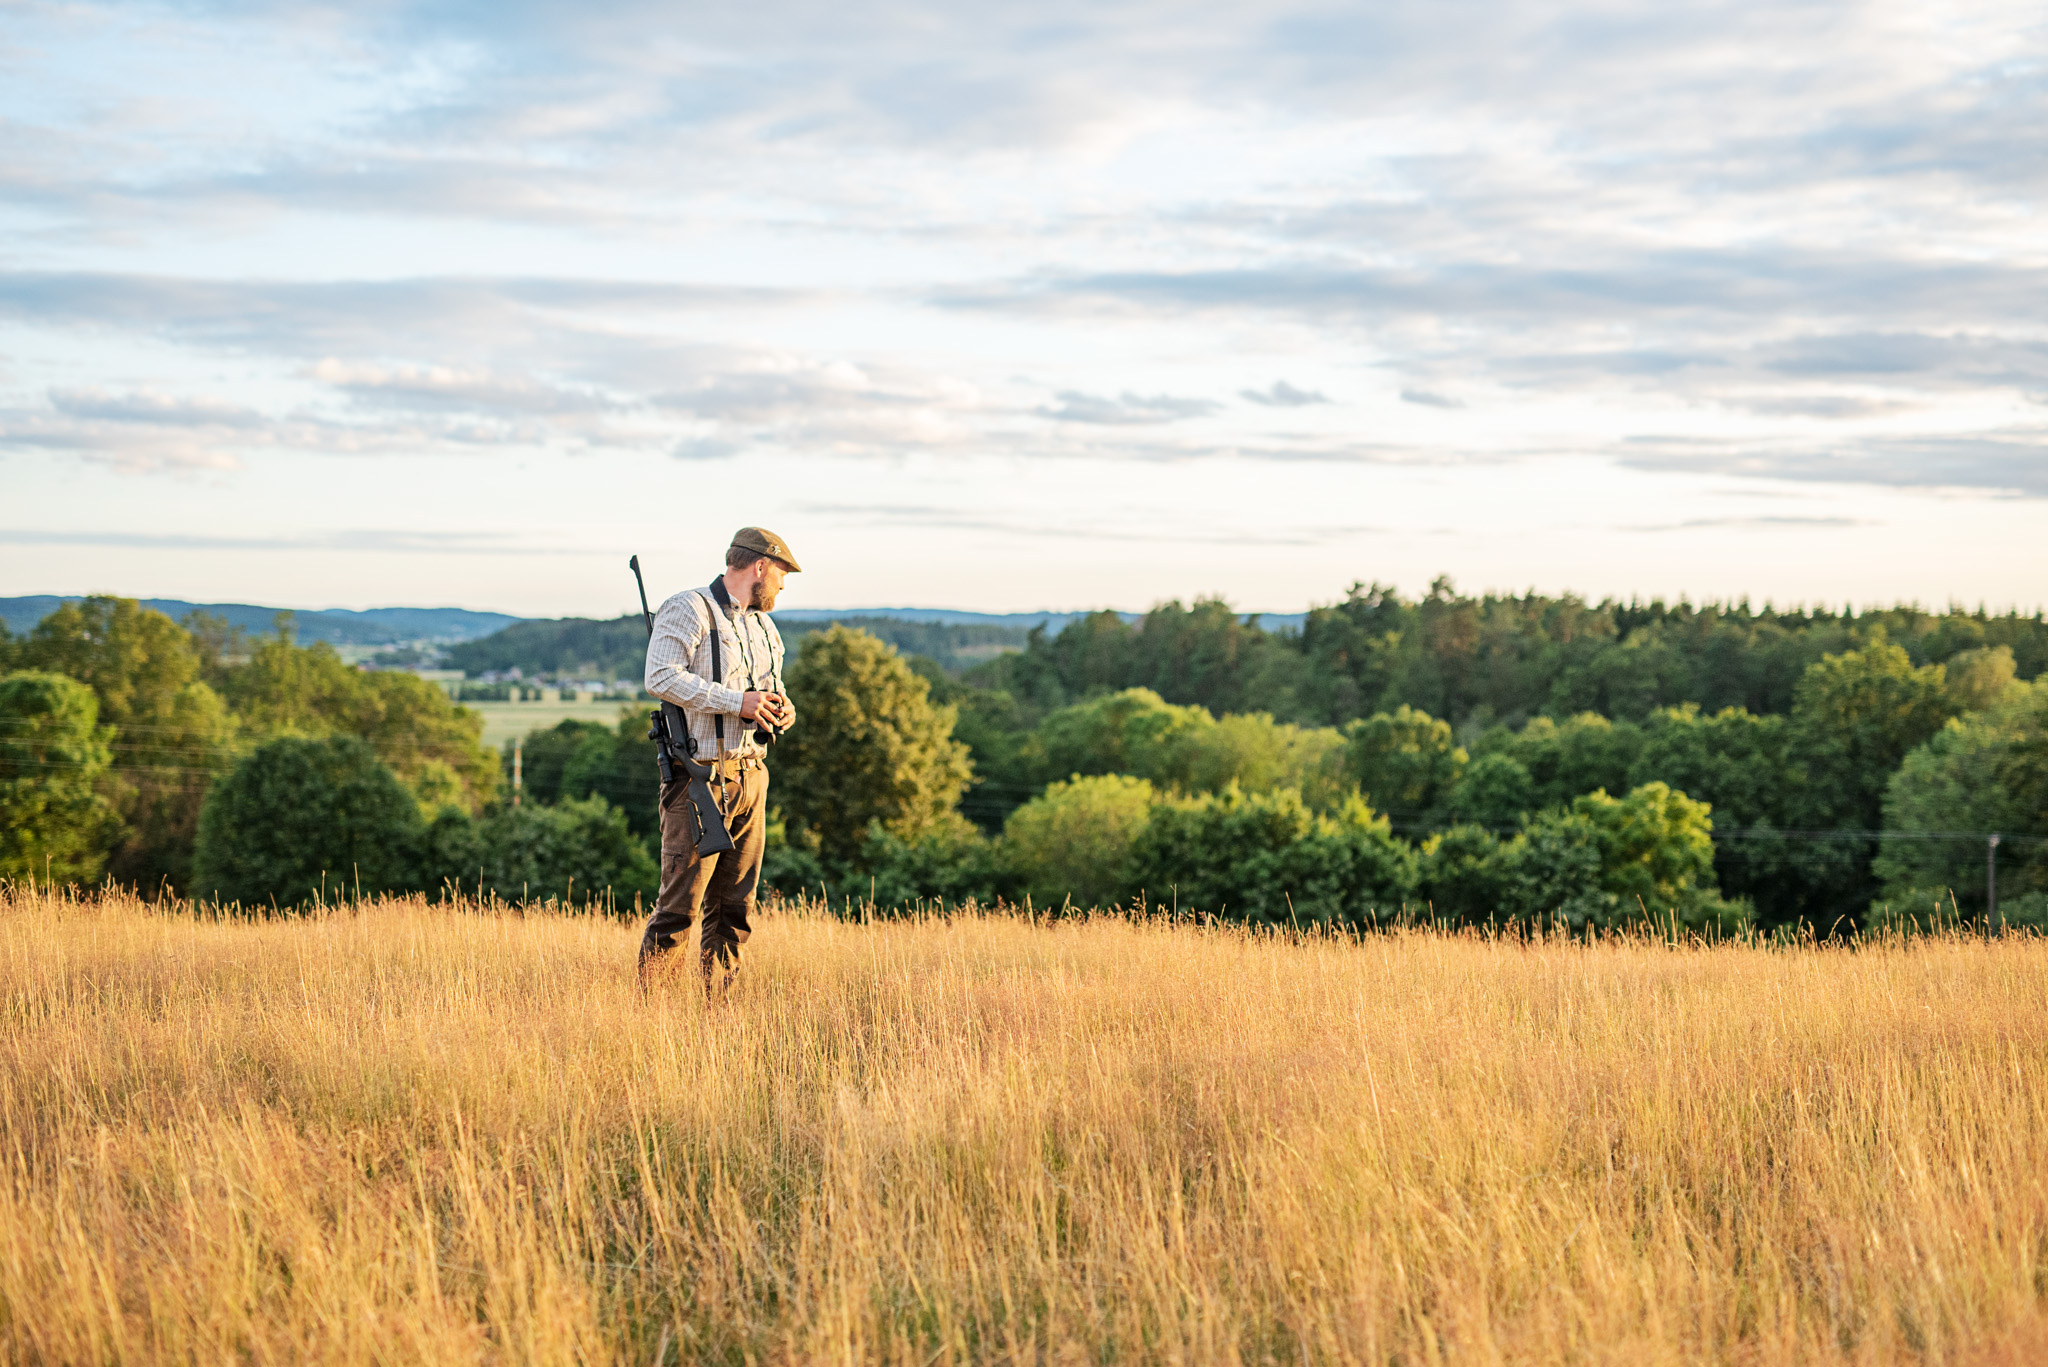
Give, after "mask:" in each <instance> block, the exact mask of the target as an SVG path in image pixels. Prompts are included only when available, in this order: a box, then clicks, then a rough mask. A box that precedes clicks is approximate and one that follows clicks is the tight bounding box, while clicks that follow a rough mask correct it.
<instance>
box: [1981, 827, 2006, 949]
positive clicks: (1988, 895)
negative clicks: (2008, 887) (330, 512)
mask: <svg viewBox="0 0 2048 1367" xmlns="http://www.w3.org/2000/svg"><path fill="white" fill-rule="evenodd" d="M1984 902H1985V907H1984V924H1985V926H1986V927H1987V928H1988V929H1989V930H1990V932H1991V933H1992V934H1993V935H1996V934H1997V933H1998V932H1999V931H2001V930H2004V929H2005V926H2004V924H2003V923H2002V922H2001V921H2000V919H1999V916H1998V835H1997V833H1996V832H1993V833H1992V836H1991V840H1990V842H1989V843H1988V844H1986V845H1985V847H1984Z"/></svg>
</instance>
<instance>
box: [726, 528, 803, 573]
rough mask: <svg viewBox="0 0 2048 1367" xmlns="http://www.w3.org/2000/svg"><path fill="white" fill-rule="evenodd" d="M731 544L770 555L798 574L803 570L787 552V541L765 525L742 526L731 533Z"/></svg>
mask: <svg viewBox="0 0 2048 1367" xmlns="http://www.w3.org/2000/svg"><path fill="white" fill-rule="evenodd" d="M732 544H733V545H735V546H738V547H739V548H740V549H741V550H744V551H755V552H758V553H759V554H761V555H772V556H774V557H775V558H776V559H777V560H780V561H781V562H782V563H783V564H785V565H787V566H789V567H790V568H791V569H792V570H795V571H797V572H798V573H799V574H801V573H802V572H803V568H804V567H803V566H802V565H799V564H797V563H796V557H795V556H793V555H791V554H790V553H789V543H788V542H787V541H784V540H783V539H782V538H781V537H779V536H777V535H776V534H775V533H773V532H771V531H769V530H768V529H767V528H766V527H742V528H740V529H739V530H738V531H736V532H734V533H733V534H732Z"/></svg>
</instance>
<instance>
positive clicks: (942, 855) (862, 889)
mask: <svg viewBox="0 0 2048 1367" xmlns="http://www.w3.org/2000/svg"><path fill="white" fill-rule="evenodd" d="M1001 861H1002V855H1001V852H1000V850H999V848H998V844H997V842H996V841H993V840H991V839H989V838H988V837H987V836H986V835H984V834H982V832H981V831H980V829H979V828H977V827H976V826H975V825H974V823H973V822H971V821H969V820H967V818H965V817H963V816H960V815H958V814H957V813H956V814H954V815H952V816H948V817H942V818H940V819H939V820H938V821H936V822H934V823H932V825H931V826H930V827H928V828H927V829H926V830H925V831H924V833H923V834H922V835H920V836H918V837H917V839H915V840H905V839H903V838H902V837H901V836H895V835H891V834H889V832H887V831H885V830H883V829H882V828H881V827H879V826H870V827H869V828H868V838H867V840H866V841H865V842H863V843H862V845H861V852H860V858H859V861H858V863H859V867H860V868H861V869H862V870H863V871H864V872H865V873H866V875H867V876H866V880H865V886H863V880H862V879H861V878H860V877H858V876H856V877H855V878H854V879H853V880H852V881H851V882H850V883H842V884H841V887H840V888H839V893H840V895H842V896H844V895H846V894H849V893H850V894H851V895H852V896H853V897H854V898H855V899H859V898H860V897H862V896H866V897H868V898H870V899H872V901H873V902H874V904H875V905H876V906H877V907H879V908H882V909H884V910H895V909H905V908H910V907H913V906H915V905H917V904H919V903H924V904H926V905H929V904H931V903H933V902H934V901H936V902H938V903H942V904H950V905H956V906H957V905H958V904H959V903H962V902H965V901H968V900H970V899H971V900H973V901H976V902H979V903H981V904H982V905H984V906H989V905H993V904H994V902H995V900H996V898H997V897H999V896H1001V895H1003V894H1004V893H1005V892H1006V891H1007V890H1008V889H1009V888H1010V887H1011V886H1012V885H1013V883H1014V880H1013V879H1012V878H1011V877H1010V876H1009V875H1008V874H1007V873H1006V871H1005V870H1004V869H1003V868H1002V862H1001ZM817 886H818V885H817V883H815V882H814V883H813V884H812V887H813V889H815V888H816V887H817ZM829 890H830V889H829V885H828V891H829ZM842 905H843V904H842Z"/></svg>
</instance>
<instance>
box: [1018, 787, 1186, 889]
mask: <svg viewBox="0 0 2048 1367" xmlns="http://www.w3.org/2000/svg"><path fill="white" fill-rule="evenodd" d="M1156 800H1157V794H1156V792H1155V791H1154V789H1153V787H1152V784H1151V783H1150V782H1148V781H1147V780H1145V779H1142V778H1133V777H1130V776H1128V775H1124V774H1096V775H1090V776H1086V777H1083V776H1080V775H1076V776H1075V777H1074V778H1073V779H1071V780H1069V781H1066V782H1062V783H1055V784H1052V785H1051V786H1050V787H1048V788H1047V789H1046V790H1045V791H1044V792H1043V793H1041V794H1039V795H1038V796H1037V797H1035V798H1033V799H1031V801H1029V802H1027V803H1025V804H1024V805H1023V806H1022V807H1019V808H1018V809H1017V810H1016V811H1014V812H1012V813H1010V819H1009V820H1008V821H1007V822H1005V823H1004V825H1003V855H1004V859H1005V860H1006V861H1007V863H1008V864H1009V867H1010V868H1011V869H1012V870H1013V871H1014V873H1015V875H1016V877H1017V879H1018V882H1019V885H1020V889H1021V891H1023V892H1025V893H1028V894H1029V895H1030V896H1031V897H1032V899H1033V900H1034V901H1036V902H1037V904H1038V905H1039V906H1041V907H1058V906H1061V905H1063V904H1065V903H1067V902H1069V901H1071V902H1072V904H1073V905H1074V906H1076V907H1080V908H1084V909H1085V908H1088V907H1100V906H1116V905H1118V904H1120V903H1121V902H1122V901H1123V900H1124V899H1125V898H1126V897H1128V896H1129V895H1131V889H1132V887H1133V886H1134V885H1133V883H1132V881H1131V880H1132V874H1131V868H1130V858H1131V845H1132V842H1134V841H1135V840H1136V839H1137V838H1138V836H1139V835H1140V834H1141V833H1142V832H1143V831H1144V829H1145V825H1146V823H1147V822H1149V821H1150V820H1151V817H1152V807H1153V804H1154V802H1155V801H1156Z"/></svg>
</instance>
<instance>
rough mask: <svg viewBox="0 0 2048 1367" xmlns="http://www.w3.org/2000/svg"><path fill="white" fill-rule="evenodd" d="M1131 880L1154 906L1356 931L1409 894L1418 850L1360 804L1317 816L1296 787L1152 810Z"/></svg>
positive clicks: (1388, 915) (1392, 912)
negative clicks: (1353, 929)
mask: <svg viewBox="0 0 2048 1367" xmlns="http://www.w3.org/2000/svg"><path fill="white" fill-rule="evenodd" d="M1130 876H1131V879H1132V881H1133V882H1134V883H1135V884H1136V885H1137V886H1138V887H1139V888H1140V889H1142V890H1143V891H1144V893H1145V894H1146V896H1148V897H1149V898H1150V899H1151V901H1152V903H1153V904H1154V905H1157V906H1172V907H1174V908H1176V909H1177V910H1179V911H1182V912H1190V911H1192V912H1204V913H1210V914H1214V915H1221V916H1228V917H1230V918H1232V919H1235V920H1242V921H1250V922H1254V923H1257V924H1265V925H1275V926H1301V927H1307V926H1315V925H1323V926H1345V927H1352V928H1360V927H1366V926H1372V925H1379V924H1383V923H1385V922H1388V921H1391V920H1394V919H1395V918H1397V917H1398V916H1400V914H1401V913H1402V910H1403V908H1404V906H1405V905H1406V903H1407V902H1408V900H1409V899H1410V898H1411V897H1412V896H1413V894H1414V890H1415V883H1416V864H1415V852H1414V850H1413V848H1412V847H1411V846H1409V845H1408V844H1406V843H1405V842H1403V841H1401V840H1399V839H1397V838H1396V837H1395V836H1394V834H1393V832H1392V831H1391V830H1390V829H1389V828H1388V825H1387V822H1386V819H1385V818H1384V817H1380V816H1377V815H1375V814H1374V813H1373V811H1372V809H1371V808H1370V807H1368V806H1367V805H1366V804H1365V803H1364V802H1363V801H1360V800H1358V799H1356V798H1354V799H1352V800H1351V801H1350V802H1348V803H1346V804H1345V805H1344V807H1343V808H1342V809H1341V810H1339V811H1338V812H1336V813H1334V814H1330V815H1320V814H1318V813H1315V812H1312V811H1310V810H1309V809H1308V807H1307V806H1306V805H1305V804H1304V803H1303V802H1302V800H1301V795H1300V794H1299V793H1297V792H1295V791H1294V790H1292V789H1285V788H1283V789H1280V790H1278V791H1274V792H1266V793H1246V792H1242V791H1240V790H1238V789H1236V788H1231V789H1228V790H1226V791H1224V792H1221V793H1209V794H1204V795H1202V796H1200V797H1189V798H1177V799H1168V800H1166V801H1162V802H1160V803H1158V804H1157V805H1156V806H1155V807H1154V809H1153V812H1152V819H1151V820H1150V821H1149V822H1148V823H1147V824H1146V826H1145V828H1144V830H1143V831H1142V832H1141V833H1140V834H1139V836H1138V838H1137V839H1136V840H1135V841H1134V842H1133V844H1132V848H1131V874H1130Z"/></svg>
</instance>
